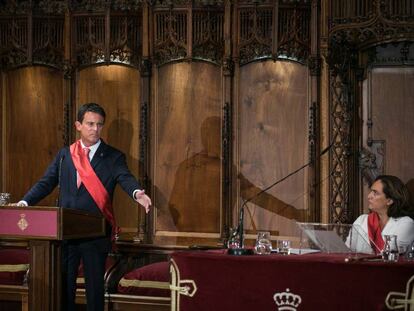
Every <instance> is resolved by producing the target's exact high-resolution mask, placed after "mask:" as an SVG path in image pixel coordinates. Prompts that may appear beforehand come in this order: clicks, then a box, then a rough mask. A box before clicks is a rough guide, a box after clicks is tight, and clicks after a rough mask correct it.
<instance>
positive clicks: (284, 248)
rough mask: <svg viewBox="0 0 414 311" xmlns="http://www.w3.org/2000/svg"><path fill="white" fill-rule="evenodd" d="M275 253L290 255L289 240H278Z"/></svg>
mask: <svg viewBox="0 0 414 311" xmlns="http://www.w3.org/2000/svg"><path fill="white" fill-rule="evenodd" d="M277 251H278V253H279V254H282V255H289V254H290V241H289V240H278V241H277Z"/></svg>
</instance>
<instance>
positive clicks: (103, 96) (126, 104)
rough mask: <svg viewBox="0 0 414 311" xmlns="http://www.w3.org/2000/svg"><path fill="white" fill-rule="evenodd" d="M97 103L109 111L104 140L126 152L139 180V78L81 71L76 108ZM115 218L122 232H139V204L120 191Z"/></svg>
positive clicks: (109, 69) (127, 72)
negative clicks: (137, 230)
mask: <svg viewBox="0 0 414 311" xmlns="http://www.w3.org/2000/svg"><path fill="white" fill-rule="evenodd" d="M88 102H96V103H98V104H100V105H102V106H103V107H104V109H105V112H106V121H105V126H104V129H103V131H102V138H103V139H104V140H105V141H106V142H107V143H109V144H110V145H112V146H114V147H115V148H118V149H119V150H121V151H122V152H124V153H125V155H126V159H127V163H128V166H129V168H130V170H131V172H132V173H133V174H134V175H135V176H136V177H138V155H139V122H140V121H139V120H140V104H139V103H140V77H139V72H138V70H135V69H131V68H128V67H124V66H117V65H111V66H99V67H90V68H87V69H84V70H82V71H80V73H79V76H78V88H77V98H76V106H77V107H79V105H81V104H84V103H88ZM113 206H114V210H115V218H116V220H117V224H118V226H120V227H121V228H122V229H123V231H125V230H126V231H134V232H135V231H136V228H137V225H138V207H137V204H136V203H135V202H134V201H133V200H132V199H131V198H130V197H129V196H128V195H127V194H126V193H125V192H124V191H123V190H122V189H121V188H120V187H117V189H116V190H115V196H114V201H113Z"/></svg>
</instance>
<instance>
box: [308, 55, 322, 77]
mask: <svg viewBox="0 0 414 311" xmlns="http://www.w3.org/2000/svg"><path fill="white" fill-rule="evenodd" d="M308 67H309V71H310V75H311V76H320V75H321V67H322V59H321V58H320V57H318V56H310V57H309V58H308Z"/></svg>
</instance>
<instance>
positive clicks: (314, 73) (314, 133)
mask: <svg viewBox="0 0 414 311" xmlns="http://www.w3.org/2000/svg"><path fill="white" fill-rule="evenodd" d="M318 20H319V7H318V1H312V6H311V26H310V31H311V33H310V56H309V58H308V67H309V73H310V103H308V105H309V138H308V139H309V158H310V159H309V160H310V162H311V166H312V169H311V170H309V184H308V191H309V199H310V200H309V210H310V213H309V214H310V216H311V218H310V219H309V221H319V219H320V215H319V206H320V204H319V202H320V200H319V193H318V192H319V191H318V190H319V182H318V179H319V178H318V177H319V176H320V175H319V167H320V165H319V161H320V158H319V157H317V156H316V155H319V153H320V152H319V149H320V148H319V146H320V143H319V135H318V133H319V106H320V105H319V102H320V95H319V90H320V83H319V80H320V74H321V58H320V56H319V42H318V36H319V31H318V30H319V28H318Z"/></svg>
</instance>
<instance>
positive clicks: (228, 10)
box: [221, 1, 236, 241]
mask: <svg viewBox="0 0 414 311" xmlns="http://www.w3.org/2000/svg"><path fill="white" fill-rule="evenodd" d="M231 21H232V4H231V1H226V4H225V9H224V25H225V29H224V38H225V41H224V60H223V65H222V66H223V75H224V84H223V88H224V89H223V94H224V107H223V124H222V163H223V178H222V188H223V192H222V206H223V215H224V217H223V223H222V228H221V239H222V240H223V241H226V240H227V238H228V233H229V229H230V227H231V225H232V215H233V204H234V198H233V195H232V184H233V182H236V181H235V180H234V179H233V178H232V177H233V157H232V154H233V153H232V150H233V96H232V94H233V75H234V62H233V59H232V57H231V55H232V48H231V47H232V42H231V37H232V36H231Z"/></svg>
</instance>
